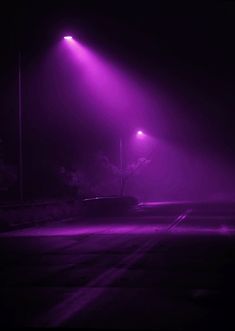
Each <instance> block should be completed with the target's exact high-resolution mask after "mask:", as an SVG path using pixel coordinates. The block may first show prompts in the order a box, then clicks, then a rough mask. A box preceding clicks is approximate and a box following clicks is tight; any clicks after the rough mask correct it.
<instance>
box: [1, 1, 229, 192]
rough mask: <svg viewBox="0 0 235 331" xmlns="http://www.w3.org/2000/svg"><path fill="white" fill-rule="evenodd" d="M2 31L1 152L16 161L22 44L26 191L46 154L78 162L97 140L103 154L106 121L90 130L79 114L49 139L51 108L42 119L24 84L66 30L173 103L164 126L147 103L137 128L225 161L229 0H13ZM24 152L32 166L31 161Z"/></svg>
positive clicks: (56, 160)
mask: <svg viewBox="0 0 235 331" xmlns="http://www.w3.org/2000/svg"><path fill="white" fill-rule="evenodd" d="M18 6H19V5H18ZM1 31H2V32H3V31H4V33H2V36H1V39H2V40H1V61H0V70H1V71H0V72H1V83H0V84H1V85H0V86H1V94H0V98H1V99H0V100H1V114H0V138H2V140H3V149H4V158H5V159H6V161H7V162H9V163H14V162H16V161H17V54H18V49H21V52H22V71H23V84H24V85H23V86H24V90H23V107H24V143H25V151H24V153H25V163H26V168H27V169H28V170H27V176H28V177H27V176H26V177H27V179H26V180H27V182H28V192H29V193H28V194H32V192H33V190H35V187H36V186H37V185H38V184H35V183H36V181H35V174H37V173H39V172H40V171H39V169H38V168H40V169H41V171H43V170H42V169H43V167H44V168H45V169H47V170H48V169H49V167H48V164H52V163H53V160H54V163H55V164H54V165H58V164H60V163H67V164H70V163H73V162H76V161H77V162H78V163H79V162H80V163H81V164H83V163H84V162H86V161H84V160H85V157H84V155H83V154H89V153H91V154H92V153H93V152H94V151H96V150H99V149H100V148H102V146H103V147H104V148H106V149H107V150H109V152H110V151H111V152H110V153H111V155H112V146H114V145H113V141H114V140H112V139H107V137H108V135H110V131H108V130H107V132H103V131H102V129H100V131H99V133H98V137H99V138H97V136H96V134H97V132H96V133H95V130H93V129H92V124H91V125H90V126H89V123H88V124H87V126H86V125H85V126H84V125H83V126H81V125H80V126H79V124H78V127H77V129H76V127H73V129H71V132H74V133H71V134H64V135H62V136H63V138H61V139H59V140H58V131H59V130H61V127H59V126H57V125H55V127H54V129H53V125H51V123H53V122H54V123H55V122H56V121H57V119H56V114H54V115H53V114H50V116H49V117H50V118H49V119H48V117H47V115H46V113H45V112H43V111H42V112H40V114H41V115H35V112H36V111H37V105H38V100H37V101H35V103H33V101H32V100H33V94H32V90H30V86H29V85H30V82H31V79H32V75H33V73H34V72H37V70H38V68H39V66H40V64H41V63H42V62H43V61H44V59H45V58H46V56H47V55H48V54H49V53H50V51H51V49H52V47H53V45H55V44H56V43H57V42H58V40H59V39H60V38H61V37H62V36H63V34H64V33H65V31H69V32H71V33H73V34H74V35H76V36H79V37H80V38H81V39H82V40H86V41H88V42H89V44H90V45H94V46H95V47H96V48H97V49H100V50H102V52H103V53H107V54H108V55H109V56H110V57H111V58H113V59H114V60H116V61H118V62H119V63H122V64H123V65H124V66H126V67H128V68H130V70H133V71H134V72H137V73H138V75H140V76H141V77H144V79H145V80H146V81H148V82H150V83H151V84H152V85H153V86H156V87H157V90H158V93H160V94H161V93H163V94H164V95H165V98H166V99H167V102H168V101H169V103H171V104H175V105H176V106H175V110H174V111H169V113H168V112H167V111H166V114H165V119H164V120H165V121H167V119H169V125H166V127H165V128H162V129H161V128H160V127H159V126H161V125H160V124H158V123H160V122H159V121H158V118H157V116H158V115H157V112H156V117H155V118H153V119H152V123H151V124H150V125H149V127H147V128H146V129H147V130H148V132H149V133H150V134H151V135H153V136H158V135H159V136H160V138H161V139H165V140H166V141H169V142H174V144H175V145H177V146H181V147H182V148H183V149H185V150H187V151H194V152H195V155H197V153H198V155H200V154H203V155H204V156H205V155H208V156H209V157H210V158H211V159H213V160H215V161H214V162H216V160H222V161H223V162H224V164H227V165H229V166H230V167H231V168H232V167H234V165H235V156H234V155H235V134H234V129H235V124H234V123H235V121H234V120H235V116H234V106H235V94H234V83H235V78H234V74H235V64H234V58H235V53H234V45H233V44H234V32H235V4H234V3H233V2H232V1H227V2H223V3H211V4H210V5H204V4H200V5H199V4H198V5H197V4H196V2H195V3H194V4H190V6H189V5H188V6H186V5H182V4H181V5H176V4H173V5H172V4H167V5H156V4H155V5H153V4H150V1H149V2H142V3H139V4H137V3H135V2H133V3H132V2H130V3H129V4H128V5H127V4H126V3H125V2H124V1H123V2H122V1H110V2H104V1H76V2H71V3H69V1H66V2H64V3H63V2H62V3H61V4H59V2H58V4H53V5H52V4H50V5H49V4H43V2H41V3H40V2H31V3H30V4H29V3H28V4H27V3H24V2H23V3H21V7H18V8H16V7H15V5H13V4H12V6H11V7H10V6H9V7H8V8H7V7H6V8H5V9H3V10H2V11H1ZM35 77H36V76H35ZM32 107H33V108H34V111H33V110H32ZM53 116H54V117H53ZM68 116H69V115H68ZM47 120H48V123H50V124H48V125H47V123H46V122H47ZM43 123H44V124H45V125H43ZM174 123H175V124H174ZM65 126H66V124H65ZM82 128H83V129H82ZM89 128H90V129H89ZM53 130H54V131H53ZM83 130H84V131H83ZM89 130H90V131H89ZM65 131H66V129H65ZM68 131H70V130H69V128H68ZM75 131H76V133H75ZM85 131H89V141H87V148H86V149H85V151H84V148H83V152H82V153H81V155H78V154H79V153H77V149H76V148H73V147H72V145H73V144H72V141H74V139H76V141H77V143H78V144H82V143H83V135H84V134H85ZM92 132H94V134H93V135H92ZM102 132H103V134H102ZM107 141H110V145H109V143H108V142H107ZM113 153H114V152H113ZM114 154H115V153H114ZM33 160H34V162H35V164H36V163H37V165H38V166H36V165H34V166H31V165H32V164H33V163H34V162H33ZM43 164H44V165H43ZM37 167H38V168H37ZM32 169H34V170H32ZM45 169H44V170H45ZM46 172H48V173H47V175H45V176H47V178H50V180H51V181H52V183H53V179H52V177H53V176H52V175H51V174H52V172H53V170H51V171H46V170H45V173H46ZM30 176H31V177H30ZM36 176H37V175H36ZM39 177H40V175H39ZM32 178H34V180H32ZM48 180H49V179H48ZM32 182H33V183H34V184H31V186H30V183H32ZM32 186H35V187H34V188H32ZM51 190H52V189H51ZM42 191H43V189H42ZM44 191H45V188H44Z"/></svg>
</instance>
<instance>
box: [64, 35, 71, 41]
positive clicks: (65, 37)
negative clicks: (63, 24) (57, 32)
mask: <svg viewBox="0 0 235 331" xmlns="http://www.w3.org/2000/svg"><path fill="white" fill-rule="evenodd" d="M64 39H65V40H67V41H71V40H73V37H72V36H64Z"/></svg>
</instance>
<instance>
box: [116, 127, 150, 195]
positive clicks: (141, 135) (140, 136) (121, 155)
mask: <svg viewBox="0 0 235 331" xmlns="http://www.w3.org/2000/svg"><path fill="white" fill-rule="evenodd" d="M144 137H145V134H144V132H143V131H141V130H138V131H137V132H136V138H137V139H143V138H144ZM119 160H120V173H121V189H120V196H123V191H124V181H125V176H124V152H123V139H122V137H120V140H119Z"/></svg>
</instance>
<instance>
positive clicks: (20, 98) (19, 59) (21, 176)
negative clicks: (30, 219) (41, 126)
mask: <svg viewBox="0 0 235 331" xmlns="http://www.w3.org/2000/svg"><path fill="white" fill-rule="evenodd" d="M21 78H22V77H21V52H20V51H19V53H18V125H19V129H18V133H19V139H18V143H19V198H20V201H21V202H22V201H23V199H24V189H23V139H22V138H23V137H22V133H23V130H22V129H23V128H22V79H21Z"/></svg>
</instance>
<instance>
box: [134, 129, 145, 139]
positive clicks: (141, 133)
mask: <svg viewBox="0 0 235 331" xmlns="http://www.w3.org/2000/svg"><path fill="white" fill-rule="evenodd" d="M136 137H137V138H143V137H144V133H143V131H141V130H138V131H137V132H136Z"/></svg>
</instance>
